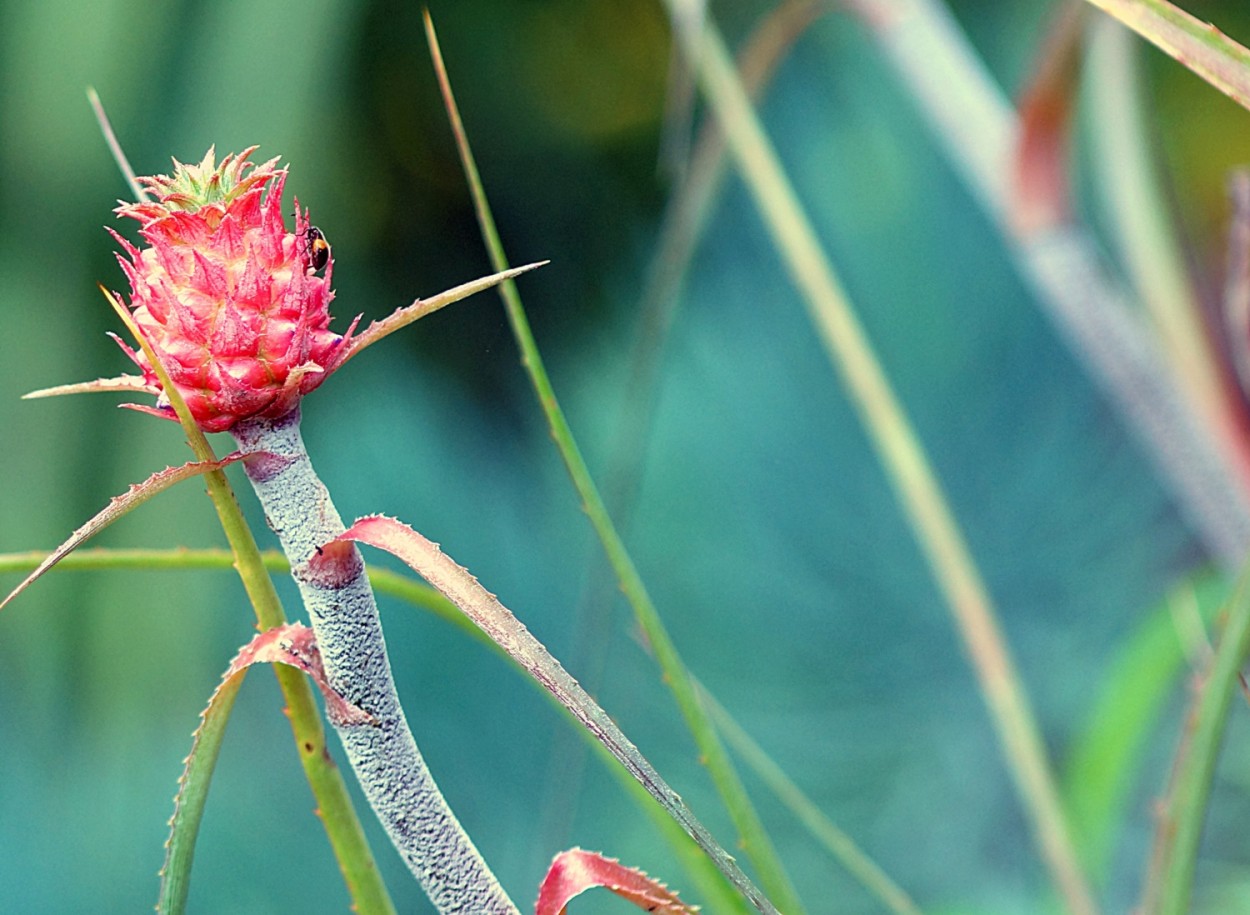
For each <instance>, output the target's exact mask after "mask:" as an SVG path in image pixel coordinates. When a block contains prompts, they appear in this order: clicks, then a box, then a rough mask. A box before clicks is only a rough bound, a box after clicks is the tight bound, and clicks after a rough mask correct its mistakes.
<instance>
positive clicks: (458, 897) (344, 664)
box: [232, 410, 517, 915]
mask: <svg viewBox="0 0 1250 915" xmlns="http://www.w3.org/2000/svg"><path fill="white" fill-rule="evenodd" d="M232 434H233V435H234V437H235V439H236V440H237V441H238V443H239V447H240V448H241V449H242V450H243V451H244V452H247V453H251V454H254V455H255V456H254V457H252V458H250V459H248V461H247V463H246V465H245V466H246V470H247V475H248V479H249V480H251V482H252V486H253V488H254V489H255V490H256V494H257V496H258V497H259V498H260V501H261V505H262V506H263V507H264V509H265V517H266V519H267V520H268V522H269V526H270V527H271V528H273V530H274V532H275V533H276V534H277V535H278V538H279V540H280V541H281V542H282V549H283V550H284V551H285V552H286V555H287V558H288V559H289V560H290V562H291V570H292V572H291V574H292V576H293V577H294V578H295V582H296V584H297V585H298V586H299V590H300V594H301V596H302V597H303V599H304V606H305V607H307V608H308V615H309V618H310V620H311V622H312V626H313V630H314V631H315V632H316V635H317V644H318V646H319V648H320V650H321V657H322V660H323V662H324V663H325V670H326V676H327V678H328V679H329V682H330V685H331V686H333V687H334V688H335V689H336V690H338V691H339V692H340V693H341V694H342V695H343V696H344V697H345V698H346V699H347V700H348V701H349V702H351V703H352V704H353V705H356V706H357V707H359V708H362V709H364V710H365V711H366V712H368V713H369V714H370V715H372V716H373V718H374V719H375V720H376V722H377V723H376V725H344V724H340V723H338V722H334V721H332V722H331V723H333V724H334V725H335V729H336V730H337V731H338V734H339V738H340V739H341V740H342V741H343V747H344V749H345V750H346V752H347V758H348V760H349V761H350V763H351V765H352V768H353V769H354V770H355V772H356V778H357V779H358V780H359V782H360V786H361V788H362V789H363V790H364V793H365V796H366V797H367V798H368V799H369V803H370V804H371V805H372V806H373V809H374V812H375V813H376V814H377V816H378V819H379V820H380V821H381V823H382V825H383V826H384V827H385V828H386V831H387V833H388V834H389V835H390V837H391V841H392V842H393V843H394V844H395V847H396V849H398V851H399V853H400V854H401V855H402V856H403V858H404V860H405V861H406V862H407V863H408V867H409V868H410V869H411V870H412V872H413V874H415V875H416V877H417V879H418V880H420V882H421V886H422V887H423V888H424V890H425V892H426V894H427V895H428V896H429V897H430V901H431V902H433V903H434V905H435V907H436V908H437V909H438V911H439V912H440V913H444V915H448V913H465V915H505V913H506V915H514V913H517V908H516V906H515V905H513V903H512V901H511V900H510V899H509V898H508V896H507V894H506V893H505V892H504V891H503V888H502V887H501V886H500V885H499V882H498V881H497V880H496V879H495V876H494V874H492V873H491V871H490V869H489V868H488V867H487V866H486V863H485V862H484V861H483V860H482V857H481V855H480V854H479V853H478V851H477V849H476V848H475V847H474V845H473V841H472V840H471V839H470V838H469V836H468V834H467V833H466V832H465V831H464V829H463V827H461V825H460V823H459V821H458V820H457V819H456V816H455V814H454V813H452V811H451V808H450V807H449V806H448V805H447V802H446V800H444V798H443V795H442V793H441V792H440V791H439V789H438V785H436V784H435V782H434V779H433V777H432V776H431V775H430V772H429V770H428V769H427V768H426V765H425V760H424V759H423V758H422V756H421V752H420V751H419V750H418V749H417V744H416V741H415V740H413V737H412V732H411V731H409V729H408V722H407V720H406V719H405V718H404V712H403V709H402V708H401V707H400V704H399V697H398V695H397V694H396V692H395V683H394V680H393V679H392V678H391V668H390V661H389V660H388V658H387V654H386V642H385V640H384V639H383V636H382V626H381V622H380V621H379V619H378V611H377V605H376V603H375V602H374V599H373V591H372V589H371V588H370V587H369V582H368V579H367V578H366V577H365V564H364V560H363V559H362V558H361V556H360V553H359V551H358V550H357V549H356V548H355V547H354V546H351V545H350V544H335V545H334V547H333V550H334V553H335V555H334V556H333V558H332V561H330V562H326V561H325V560H324V559H323V560H322V561H321V562H320V563H319V564H318V571H317V572H313V571H312V569H311V567H310V562H309V560H310V559H311V558H312V557H314V556H318V555H324V554H325V553H328V552H330V550H328V549H327V550H323V547H324V546H325V545H326V544H329V543H330V541H332V540H333V539H334V538H335V537H337V536H338V535H339V534H341V533H343V531H344V527H343V522H342V519H340V517H339V514H338V511H337V510H336V509H335V508H334V504H333V502H331V501H330V494H329V492H327V491H326V488H325V485H324V484H323V483H322V482H321V480H320V479H319V478H318V477H317V474H316V472H315V471H314V470H313V468H312V464H311V462H310V461H309V459H308V453H307V451H305V449H304V440H303V438H302V437H301V436H300V431H299V411H298V410H294V411H292V412H291V413H289V414H287V415H286V416H284V417H282V418H281V419H276V420H248V421H245V422H241V423H239V424H238V425H236V426H235V427H234V429H233V430H232Z"/></svg>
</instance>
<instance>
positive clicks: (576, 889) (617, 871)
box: [534, 848, 699, 915]
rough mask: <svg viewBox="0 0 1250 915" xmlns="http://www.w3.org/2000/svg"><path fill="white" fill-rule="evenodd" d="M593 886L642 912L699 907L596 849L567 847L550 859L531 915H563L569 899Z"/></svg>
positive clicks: (685, 913) (669, 913)
mask: <svg viewBox="0 0 1250 915" xmlns="http://www.w3.org/2000/svg"><path fill="white" fill-rule="evenodd" d="M597 886H601V887H603V888H604V889H607V890H611V891H612V892H613V893H616V895H618V896H620V897H621V898H622V899H628V900H629V901H630V902H632V903H633V904H634V905H636V906H638V908H640V909H642V910H643V911H644V912H661V913H666V915H689V913H691V912H697V911H699V907H698V906H694V905H686V904H685V903H684V902H682V901H681V900H680V899H678V898H677V894H676V893H674V892H673V891H672V890H670V889H668V887H666V886H665V885H664V884H662V883H660V882H659V881H658V880H653V879H652V878H650V877H648V876H647V875H646V874H644V873H643V872H642V871H640V870H637V869H636V868H632V867H626V866H625V865H623V864H621V863H620V862H619V861H617V860H615V859H613V858H605V857H604V856H603V855H601V854H599V853H598V852H593V851H584V850H582V849H580V848H570V849H569V850H568V851H562V852H560V854H558V855H556V857H555V860H554V861H552V862H551V868H550V869H549V870H548V871H547V876H546V877H544V878H543V883H542V886H541V887H539V889H538V903H537V904H536V905H535V906H534V915H564V912H565V906H567V905H568V904H569V900H570V899H572V898H573V897H575V896H580V895H581V894H582V893H584V892H586V890H589V889H593V888H594V887H597Z"/></svg>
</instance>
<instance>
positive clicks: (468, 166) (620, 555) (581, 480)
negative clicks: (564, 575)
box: [425, 12, 804, 915]
mask: <svg viewBox="0 0 1250 915" xmlns="http://www.w3.org/2000/svg"><path fill="white" fill-rule="evenodd" d="M425 23H426V34H427V38H428V40H429V43H430V48H431V55H432V57H433V59H434V65H435V70H436V72H437V74H438V78H439V83H440V86H441V88H442V91H443V97H444V100H445V101H446V104H447V111H448V117H449V119H450V121H451V126H452V131H453V133H454V134H455V136H456V144H457V147H458V148H459V150H460V156H461V162H462V164H463V167H464V171H465V175H466V178H467V180H468V183H469V187H470V191H471V193H472V197H473V202H474V208H475V210H476V211H477V217H478V224H479V226H480V227H481V231H482V237H483V240H484V242H485V244H486V248H487V251H488V252H489V254H490V258H491V262H492V263H493V264H495V265H500V264H503V265H505V266H503V267H499V266H496V269H497V270H506V269H508V268H507V266H506V265H507V258H506V256H505V255H504V251H503V245H502V242H501V241H500V238H499V233H498V230H497V229H496V227H495V222H494V218H493V217H492V215H491V213H490V209H489V205H488V203H487V201H486V195H485V192H484V190H483V187H482V182H481V177H480V175H479V173H478V170H477V165H476V163H475V162H474V159H473V154H472V151H471V150H470V148H469V144H468V138H467V136H466V134H465V130H464V125H463V123H462V122H461V119H460V116H459V112H458V110H457V108H456V105H455V100H454V98H453V97H452V94H451V87H450V84H449V82H448V78H447V73H446V69H445V68H444V66H443V63H442V57H441V54H440V53H439V50H438V42H437V37H436V36H435V34H434V27H433V23H432V22H431V20H430V17H429V13H428V12H427V13H426V16H425ZM499 291H500V295H501V296H502V297H503V300H504V307H505V310H506V312H507V315H508V321H509V323H510V324H511V327H512V332H513V335H514V336H515V337H516V340H517V343H518V346H519V347H520V350H521V363H522V365H523V366H524V367H525V370H526V371H527V372H528V373H529V376H530V381H531V383H532V384H533V387H534V391H535V393H536V394H537V396H538V402H539V405H540V406H541V408H542V410H543V414H544V415H545V416H546V418H547V422H548V425H549V427H550V431H551V436H552V438H553V440H554V441H555V443H556V447H557V449H558V451H559V452H560V456H561V458H562V459H563V461H564V464H565V467H566V469H567V470H568V473H569V476H570V477H571V478H572V481H573V485H574V487H575V488H576V490H577V492H578V495H579V496H580V498H581V500H582V509H583V510H584V511H585V512H586V515H587V517H588V518H589V519H590V522H591V525H592V526H593V527H594V529H595V532H596V533H597V534H598V536H599V539H600V542H601V543H602V545H603V548H604V551H605V553H606V554H607V556H608V561H609V562H610V563H611V564H612V567H613V569H614V570H615V572H616V574H617V577H618V579H619V581H620V584H621V590H622V591H623V592H624V594H625V597H626V599H627V600H628V601H629V603H630V606H631V607H633V609H634V614H635V617H636V619H637V621H638V624H639V626H640V628H641V629H642V630H643V632H644V633H645V634H646V637H647V640H648V642H649V643H650V644H651V647H652V650H653V651H654V653H655V657H656V661H657V662H658V664H659V666H660V669H661V671H662V672H663V675H664V680H665V683H666V684H667V685H668V687H669V689H670V690H671V692H672V693H673V696H674V698H675V700H676V702H677V706H678V709H679V710H680V712H681V714H682V717H683V718H684V719H685V721H686V726H687V727H688V728H689V730H690V732H691V735H692V736H693V737H694V740H695V743H696V745H697V746H698V748H699V752H700V755H701V758H702V761H703V762H704V764H705V765H706V767H707V770H708V773H709V775H710V776H711V778H712V781H713V784H714V785H715V786H716V789H717V791H718V793H719V794H720V796H721V798H722V801H723V802H724V803H725V805H726V809H727V810H728V812H729V815H730V818H731V819H732V820H733V822H734V826H735V828H736V829H737V830H738V834H739V841H740V844H741V846H742V848H743V851H744V852H745V854H746V855H747V857H748V858H750V859H751V861H752V863H753V864H754V865H755V867H756V869H757V871H758V873H759V877H760V883H761V884H762V885H763V887H764V890H765V892H766V893H767V894H768V896H767V897H765V896H764V895H763V894H760V893H759V891H758V890H756V889H755V888H754V887H753V886H752V884H751V882H750V880H749V879H747V878H746V875H745V874H742V873H740V872H739V873H738V874H736V875H733V874H731V875H730V877H731V879H732V880H733V881H734V883H735V885H738V886H739V887H740V888H741V889H742V890H743V892H744V894H746V895H747V896H748V898H753V899H755V900H757V902H756V904H757V906H759V907H760V908H761V911H775V910H776V908H775V907H780V908H781V909H782V910H784V911H785V912H787V913H789V915H800V913H802V912H803V911H804V909H803V906H802V904H801V902H800V901H799V898H798V894H797V893H796V892H795V890H794V887H793V884H792V883H791V881H790V878H789V876H788V875H787V874H786V872H785V868H784V866H783V865H782V863H781V860H780V858H779V857H778V855H777V853H776V850H775V849H774V848H773V845H772V841H771V840H770V839H769V837H768V834H767V832H766V831H765V829H764V827H763V823H762V821H761V820H760V818H759V814H758V813H757V812H756V811H755V808H754V806H753V805H752V804H751V801H750V798H749V797H748V795H747V793H746V789H745V787H744V786H743V784H742V781H741V779H740V778H739V776H738V774H737V772H736V771H735V770H734V767H733V763H732V762H731V760H730V759H729V754H728V753H727V752H726V751H725V748H724V745H723V744H722V743H721V741H720V738H719V737H718V736H717V734H716V730H715V728H714V727H713V725H712V723H711V722H710V720H709V719H708V717H707V715H706V713H705V712H704V710H703V708H702V705H701V704H700V703H699V701H698V697H697V696H696V694H695V690H694V685H693V682H692V680H691V677H690V674H689V671H688V670H687V669H686V667H685V665H684V664H683V663H682V661H681V657H680V655H679V654H678V652H677V648H676V646H675V645H674V644H673V641H672V639H671V638H670V637H669V635H668V632H667V630H666V629H665V627H664V625H663V623H662V621H661V619H660V615H659V613H658V611H657V610H656V608H655V605H654V604H653V603H652V602H651V598H650V596H649V595H648V594H647V590H646V588H645V586H644V585H643V582H642V578H641V576H640V575H639V574H638V570H637V568H636V567H635V566H634V564H633V560H632V559H631V558H630V556H629V553H628V551H627V550H626V548H625V544H624V542H623V541H622V540H621V537H620V535H619V533H618V532H617V530H616V528H615V526H614V525H613V523H612V519H611V518H610V517H609V515H608V511H607V508H606V506H605V505H604V503H603V499H602V498H601V497H600V495H599V491H598V489H597V487H596V486H595V483H594V481H593V479H592V478H591V476H590V471H589V469H588V468H587V467H586V463H585V460H584V459H583V458H582V455H581V452H580V450H579V449H578V447H577V443H576V441H575V440H574V438H573V433H572V430H571V429H570V427H569V425H568V421H567V420H566V419H565V417H564V413H563V411H562V410H561V409H560V405H559V402H558V400H557V399H556V395H555V391H554V389H553V388H552V386H551V381H550V379H549V378H548V376H547V372H546V369H545V367H544V366H543V361H542V357H541V356H540V355H539V352H538V347H537V345H536V344H535V342H534V337H533V334H532V333H531V331H530V327H529V321H528V319H527V318H526V316H525V311H524V308H523V307H522V305H521V298H520V294H519V293H518V292H517V288H516V284H515V283H512V282H510V281H509V282H505V283H503V284H501V285H500V286H499ZM769 897H771V899H770V898H769ZM771 900H777V902H775V903H774V902H773V901H771Z"/></svg>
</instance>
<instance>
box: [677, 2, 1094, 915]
mask: <svg viewBox="0 0 1250 915" xmlns="http://www.w3.org/2000/svg"><path fill="white" fill-rule="evenodd" d="M674 2H675V0H669V5H670V7H672V6H673V5H674ZM678 37H679V39H680V40H682V41H683V43H684V44H685V47H686V51H687V53H688V55H689V56H690V58H691V60H692V61H694V62H695V64H696V65H697V67H698V71H699V82H700V85H701V86H702V88H703V91H704V94H705V96H706V98H707V100H708V102H709V104H710V106H711V108H712V110H713V112H714V115H715V117H716V118H717V119H718V120H719V121H720V123H721V125H722V129H724V131H725V133H726V135H727V137H728V139H729V144H730V148H731V150H732V153H733V155H734V158H735V160H736V162H737V165H738V167H739V169H740V171H741V173H742V176H743V178H744V180H745V181H746V183H747V186H748V188H749V190H750V192H751V194H752V195H753V196H754V198H755V201H756V205H757V207H758V208H759V211H760V214H761V216H762V217H763V219H764V221H765V223H766V225H767V228H768V231H769V233H770V234H771V235H772V238H773V243H774V245H775V246H776V248H777V251H778V254H779V255H780V256H781V257H782V258H783V260H784V261H785V265H786V268H787V270H788V271H789V272H790V275H791V278H792V280H793V282H794V283H795V285H796V286H797V287H798V289H799V290H800V292H801V293H802V296H803V300H804V303H805V305H806V306H807V308H808V311H809V314H810V316H811V319H812V322H813V324H814V325H815V326H816V328H817V330H818V332H819V333H820V336H821V339H822V341H823V343H824V344H825V346H826V348H827V350H828V353H829V356H830V359H831V361H832V362H833V364H834V366H835V367H836V369H837V371H838V372H839V374H840V375H841V377H842V379H843V382H844V384H845V385H846V387H847V390H848V392H849V393H850V395H851V397H852V400H853V401H854V404H855V407H856V409H857V410H858V412H859V414H860V418H861V420H862V421H863V422H864V425H865V427H866V429H867V431H868V433H869V436H870V438H871V439H872V442H873V446H874V448H875V449H876V451H877V453H878V457H879V459H880V460H881V462H882V465H883V467H884V468H885V470H886V473H887V475H888V476H889V478H890V482H891V485H892V486H893V488H894V490H895V493H896V495H897V497H898V499H899V501H900V503H901V505H902V508H903V510H904V512H905V514H906V515H907V518H908V521H909V523H910V524H911V526H912V529H913V531H914V533H915V535H916V538H917V541H918V542H919V544H920V546H921V549H922V551H923V552H924V554H925V557H926V559H927V560H928V563H929V566H930V569H931V571H932V573H933V575H934V578H935V579H936V581H937V584H938V587H939V588H940V589H941V591H942V593H943V595H944V596H945V598H946V601H947V603H948V605H949V606H950V608H951V610H952V613H953V617H954V620H955V623H956V626H957V628H958V630H959V632H960V634H961V635H962V637H963V639H964V643H965V646H966V648H967V650H968V654H969V656H970V658H971V659H972V662H973V667H974V668H975V670H976V673H977V677H978V680H979V682H980V686H981V691H982V695H983V697H984V699H985V702H986V704H987V706H988V707H989V710H990V713H991V718H992V719H993V722H994V725H995V727H996V729H997V731H998V735H999V740H1000V741H1001V743H1002V746H1003V750H1004V755H1005V757H1006V761H1007V764H1008V768H1009V770H1010V772H1011V775H1012V777H1013V779H1014V780H1015V783H1016V788H1017V791H1018V793H1019V795H1020V799H1021V801H1022V803H1023V805H1024V807H1025V810H1026V812H1027V814H1028V817H1029V820H1030V824H1031V827H1032V830H1033V833H1034V838H1035V841H1036V843H1037V846H1038V849H1039V851H1040V852H1041V854H1042V857H1043V859H1044V861H1045V863H1046V866H1047V868H1048V870H1049V871H1050V874H1051V878H1052V880H1053V881H1054V883H1055V885H1056V887H1057V888H1058V890H1059V892H1060V893H1061V894H1062V896H1063V898H1064V899H1065V901H1066V903H1067V905H1068V907H1069V908H1070V909H1071V911H1072V912H1074V913H1080V915H1089V913H1093V912H1095V911H1096V907H1095V905H1094V902H1093V897H1092V895H1091V893H1090V890H1089V888H1088V886H1087V884H1086V880H1085V876H1084V874H1083V873H1082V872H1081V868H1080V865H1079V863H1078V859H1077V855H1076V852H1075V849H1074V846H1073V843H1072V840H1071V837H1070V834H1069V830H1068V826H1067V824H1066V822H1065V819H1064V814H1063V811H1062V808H1061V806H1060V802H1059V793H1058V790H1057V789H1056V785H1055V779H1054V776H1053V774H1052V772H1051V767H1050V763H1049V761H1048V759H1047V757H1046V752H1045V748H1044V744H1043V742H1042V739H1041V734H1040V731H1039V729H1038V726H1037V722H1036V720H1035V718H1034V715H1033V711H1032V708H1031V705H1030V703H1029V700H1028V697H1027V695H1026V694H1025V690H1024V686H1023V684H1022V682H1021V680H1020V678H1019V675H1018V674H1017V672H1016V669H1015V664H1014V662H1013V661H1012V658H1011V655H1010V652H1009V651H1008V648H1007V645H1006V642H1005V640H1004V638H1003V636H1002V633H1001V631H1000V628H999V624H998V620H997V616H996V613H995V611H994V608H993V605H992V603H991V601H990V597H989V594H988V591H987V589H986V587H985V585H984V583H983V581H982V579H981V575H980V573H979V571H978V570H977V568H976V566H975V564H974V563H973V561H972V557H971V554H970V552H969V550H968V547H967V545H966V543H965V541H964V537H963V534H962V532H961V531H960V530H959V527H958V525H957V524H956V522H955V519H954V516H953V515H952V513H951V510H950V508H949V506H948V505H947V503H946V499H945V497H944V495H943V493H942V490H941V488H940V486H939V485H938V482H937V479H936V478H935V476H934V474H933V471H932V469H931V467H930V464H929V461H928V458H927V456H926V455H925V453H924V450H923V447H922V446H921V444H920V441H919V439H918V437H917V436H916V434H915V432H914V430H913V429H912V427H911V425H910V423H909V421H908V419H907V417H906V414H905V413H904V411H903V409H902V406H901V405H900V404H899V402H898V399H897V397H896V396H895V394H894V392H893V390H892V388H891V387H890V384H889V381H888V380H887V378H886V376H885V373H884V371H883V370H882V368H881V365H880V363H879V362H878V360H877V358H876V356H875V354H874V353H873V351H872V348H871V345H870V344H869V342H868V339H867V337H866V335H865V334H864V331H863V329H862V328H861V326H860V324H859V321H858V319H857V318H856V316H855V314H854V312H853V311H852V309H851V306H850V303H849V301H848V299H847V296H846V294H845V293H844V291H843V290H842V287H841V284H840V282H839V281H838V279H837V277H836V275H835V274H834V272H833V268H832V266H831V265H830V264H829V261H828V259H827V258H826V257H825V255H824V252H823V251H822V250H821V248H820V245H819V243H818V242H817V240H816V234H815V231H814V230H813V228H812V226H811V223H810V221H809V220H808V217H807V214H806V212H805V211H804V210H803V208H802V206H801V205H800V204H799V201H798V198H797V196H796V195H795V192H794V189H793V187H792V185H791V184H790V181H789V179H788V178H787V176H786V175H785V172H784V171H783V170H782V168H781V165H780V162H779V160H778V158H777V154H776V152H775V150H774V149H773V147H772V144H771V142H770V141H769V139H768V137H767V136H766V135H765V133H764V131H763V128H762V127H761V126H760V123H759V120H758V118H757V117H756V115H755V112H754V109H753V108H752V106H751V103H750V101H749V99H748V98H747V95H746V92H745V91H744V89H743V87H742V84H741V82H740V81H739V79H738V77H737V73H736V72H735V71H734V69H733V66H732V64H731V62H730V58H729V54H728V52H727V51H726V50H725V46H724V43H723V42H722V40H721V39H720V36H719V35H718V34H717V32H716V31H715V27H714V26H713V25H712V23H711V22H710V21H709V22H708V23H707V24H706V25H705V27H704V30H703V31H702V33H701V34H698V35H691V34H684V33H679V35H678Z"/></svg>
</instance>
